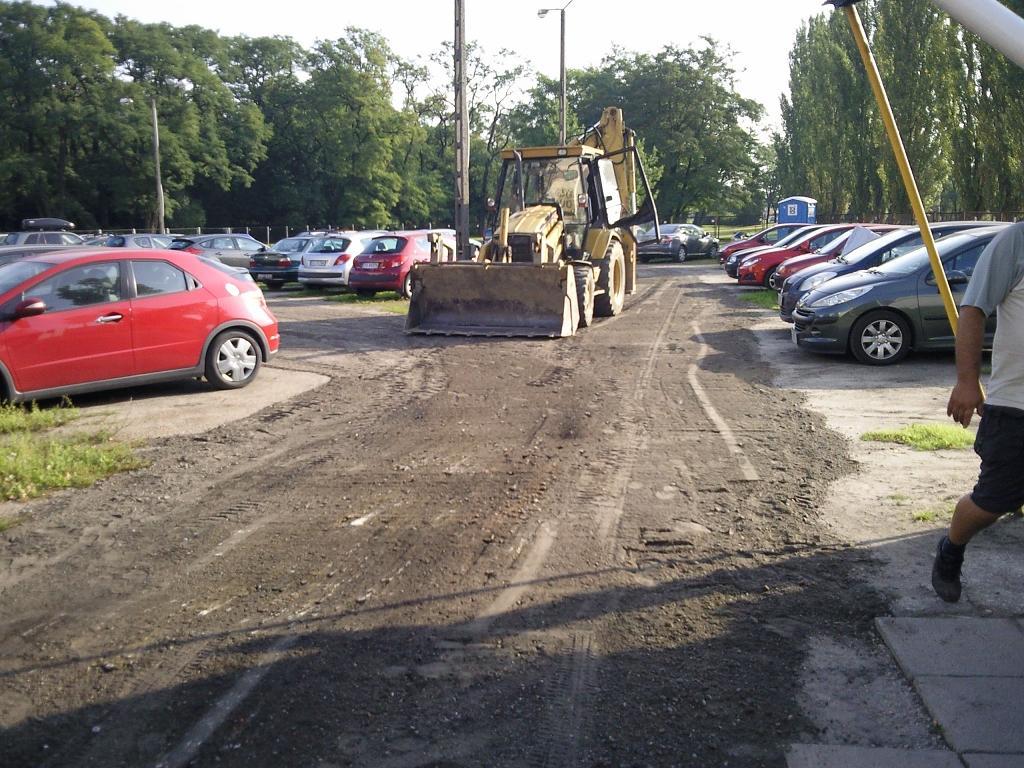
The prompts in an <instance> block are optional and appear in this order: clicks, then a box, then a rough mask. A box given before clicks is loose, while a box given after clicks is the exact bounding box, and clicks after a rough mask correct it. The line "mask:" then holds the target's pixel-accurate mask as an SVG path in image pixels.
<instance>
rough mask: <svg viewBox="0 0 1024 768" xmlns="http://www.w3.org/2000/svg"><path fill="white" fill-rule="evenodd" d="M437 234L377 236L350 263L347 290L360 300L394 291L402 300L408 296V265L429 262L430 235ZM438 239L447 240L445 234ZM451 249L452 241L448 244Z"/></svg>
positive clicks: (429, 231)
mask: <svg viewBox="0 0 1024 768" xmlns="http://www.w3.org/2000/svg"><path fill="white" fill-rule="evenodd" d="M432 231H437V230H416V231H413V232H394V233H392V234H387V235H378V236H377V237H375V238H373V239H372V240H370V241H369V242H368V243H367V244H366V247H365V248H364V249H363V252H362V253H361V254H359V255H358V256H356V258H355V261H353V262H352V270H351V271H350V272H349V275H348V285H349V288H352V289H354V290H355V292H356V293H358V294H359V295H360V296H373V295H374V294H375V293H377V291H397V292H398V293H400V294H401V295H402V296H404V297H405V298H409V296H410V295H411V293H412V275H411V272H412V265H413V264H416V263H417V262H424V261H430V234H431V232H432ZM442 236H443V237H445V238H446V239H451V237H450V236H449V235H448V233H447V232H443V233H442ZM451 245H452V246H453V247H454V241H453V242H452V243H451Z"/></svg>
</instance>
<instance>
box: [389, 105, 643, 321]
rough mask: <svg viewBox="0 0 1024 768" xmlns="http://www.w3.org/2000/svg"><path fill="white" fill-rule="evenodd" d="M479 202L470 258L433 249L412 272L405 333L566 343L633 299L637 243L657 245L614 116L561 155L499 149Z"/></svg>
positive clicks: (630, 141)
mask: <svg viewBox="0 0 1024 768" xmlns="http://www.w3.org/2000/svg"><path fill="white" fill-rule="evenodd" d="M638 180H639V181H640V182H641V183H642V185H643V186H642V191H643V193H644V195H643V203H642V205H641V206H640V208H639V210H637V204H636V200H637V181H638ZM488 203H489V208H490V209H491V210H492V211H493V213H494V215H495V220H494V222H493V231H494V236H493V238H492V239H491V240H489V241H488V242H485V243H484V245H483V247H482V248H481V249H480V252H479V253H478V254H477V256H476V257H475V258H474V259H473V260H471V261H454V260H450V256H449V255H447V254H446V251H445V249H443V248H438V249H436V250H435V253H434V256H433V257H432V259H431V262H430V263H429V264H426V263H425V264H417V265H416V266H415V267H414V268H413V271H412V298H411V300H410V302H409V315H408V318H407V319H406V326H405V327H406V331H407V332H409V333H425V334H435V333H436V334H445V335H461V336H548V337H560V336H572V335H573V334H574V333H575V332H576V329H577V328H583V327H586V326H588V325H590V324H591V322H592V321H593V318H594V317H595V316H597V317H610V316H613V315H617V314H619V312H621V311H622V306H623V302H624V300H625V296H626V294H631V293H633V292H634V291H635V290H636V261H637V259H636V249H637V244H638V239H640V240H643V241H646V240H647V239H652V238H653V239H656V238H657V237H658V235H659V232H658V225H657V221H658V216H657V210H656V208H655V204H654V197H653V196H652V194H651V189H650V185H649V184H648V183H647V176H646V174H645V173H644V171H643V166H642V165H641V162H640V156H639V154H638V153H637V150H636V141H635V137H634V134H633V132H632V131H631V130H630V129H629V128H628V127H627V126H626V124H625V123H624V122H623V118H622V110H620V109H618V108H616V107H609V108H607V109H605V110H604V113H603V114H602V116H601V121H600V122H599V123H598V124H597V125H595V126H594V127H593V128H591V129H590V130H588V131H587V132H586V133H585V134H584V135H583V136H582V137H581V138H579V139H577V140H575V141H573V142H571V143H570V144H569V145H568V146H564V147H531V148H527V149H510V150H505V151H504V152H503V153H502V167H501V172H500V175H499V177H498V194H497V198H496V200H495V201H488ZM638 233H644V234H642V235H641V234H638Z"/></svg>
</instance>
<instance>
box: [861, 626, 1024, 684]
mask: <svg viewBox="0 0 1024 768" xmlns="http://www.w3.org/2000/svg"><path fill="white" fill-rule="evenodd" d="M875 623H876V625H877V626H878V631H879V632H881V634H882V637H883V639H884V640H885V643H886V645H888V646H889V649H890V650H891V651H892V653H893V656H895V657H896V660H897V661H898V662H899V665H900V667H902V668H903V671H904V673H905V674H906V675H907V676H908V677H910V678H917V677H920V676H922V675H952V676H956V677H959V676H963V677H1024V631H1022V629H1021V626H1020V625H1019V624H1018V623H1017V622H1016V621H1014V620H1013V619H979V618H968V617H962V618H960V617H957V618H931V617H929V618H889V617H886V618H879V619H877V620H876V622H875Z"/></svg>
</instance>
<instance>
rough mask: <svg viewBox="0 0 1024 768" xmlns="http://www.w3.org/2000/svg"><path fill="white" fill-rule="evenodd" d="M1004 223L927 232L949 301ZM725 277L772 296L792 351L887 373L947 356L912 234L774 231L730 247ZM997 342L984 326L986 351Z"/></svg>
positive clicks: (941, 322)
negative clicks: (905, 362)
mask: <svg viewBox="0 0 1024 768" xmlns="http://www.w3.org/2000/svg"><path fill="white" fill-rule="evenodd" d="M1005 226H1007V225H1006V223H1005V222H982V221H955V222H940V223H936V224H933V225H931V231H932V235H933V236H934V237H935V239H936V247H937V249H938V253H939V258H940V259H941V261H942V265H943V269H944V271H945V273H946V279H947V280H948V282H949V285H950V289H951V290H952V292H953V296H954V299H957V298H958V297H959V296H960V295H962V293H963V291H964V289H965V288H966V286H967V283H968V282H969V280H970V277H971V274H972V273H973V272H974V267H975V265H976V264H977V263H978V258H979V257H980V256H981V253H982V251H983V250H984V249H985V246H986V245H988V243H989V242H990V241H991V240H992V238H993V237H995V236H996V234H997V233H998V232H999V231H1000V230H1001V229H1002V228H1003V227H1005ZM720 261H721V264H722V266H724V267H725V269H726V273H727V274H728V275H729V276H730V277H733V278H735V279H736V280H737V282H738V283H739V284H740V285H751V286H763V287H768V288H772V289H774V290H776V291H778V295H779V316H780V318H781V319H782V320H783V321H785V322H788V323H791V324H792V330H791V335H792V339H793V343H795V344H796V345H797V346H799V347H801V348H803V349H807V350H810V351H814V352H825V353H832V354H847V353H848V354H851V355H853V357H854V358H855V359H856V360H858V361H859V362H861V363H866V364H871V365H891V364H893V363H897V362H899V361H900V360H902V359H904V358H905V357H906V356H907V355H908V354H909V353H910V352H911V351H914V350H940V349H952V348H953V347H954V345H955V338H954V336H953V331H952V328H951V327H950V324H949V320H948V319H947V317H946V313H945V307H944V305H943V302H942V297H941V295H940V294H939V289H938V287H937V285H936V282H935V278H934V276H933V274H932V270H931V262H930V260H929V258H928V252H927V250H926V249H925V248H924V246H923V242H922V237H921V233H920V231H919V230H918V229H917V228H916V227H894V226H887V225H877V224H831V225H791V224H787V225H777V226H774V227H769V228H768V229H765V230H763V231H761V232H759V233H757V234H756V235H754V236H753V237H751V238H749V239H747V240H742V241H737V242H734V243H731V244H729V245H728V246H726V248H724V249H723V250H722V252H721V259H720ZM994 333H995V316H994V315H993V316H992V317H991V318H989V321H988V327H987V328H986V334H987V339H986V340H987V342H988V343H991V341H992V335H993V334H994Z"/></svg>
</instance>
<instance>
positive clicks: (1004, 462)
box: [971, 405, 1024, 515]
mask: <svg viewBox="0 0 1024 768" xmlns="http://www.w3.org/2000/svg"><path fill="white" fill-rule="evenodd" d="M974 452H975V453H977V454H978V455H979V456H980V457H981V473H980V474H979V475H978V483H977V484H976V485H975V486H974V491H973V492H972V493H971V500H972V501H973V502H974V503H975V504H977V505H978V506H979V507H981V508H982V509H983V510H985V511H986V512H989V513H991V514H993V515H1005V514H1006V513H1007V512H1015V511H1017V510H1018V509H1020V508H1021V505H1022V504H1024V411H1020V410H1017V409H1016V408H1004V407H1002V406H998V405H986V406H985V409H984V411H983V415H982V417H981V423H980V424H979V425H978V436H977V438H976V439H975V441H974Z"/></svg>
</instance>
